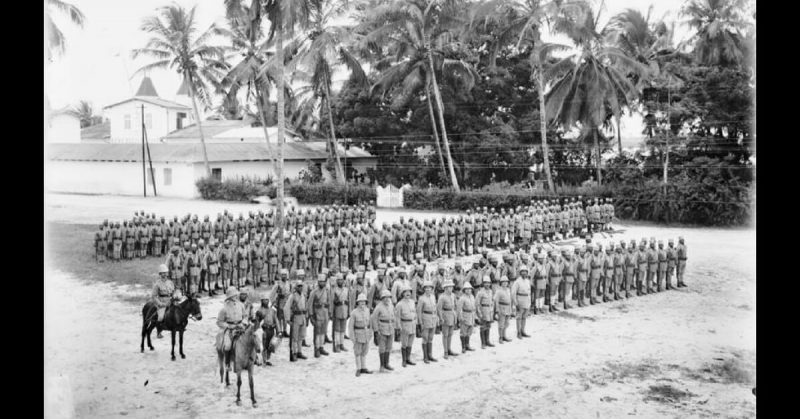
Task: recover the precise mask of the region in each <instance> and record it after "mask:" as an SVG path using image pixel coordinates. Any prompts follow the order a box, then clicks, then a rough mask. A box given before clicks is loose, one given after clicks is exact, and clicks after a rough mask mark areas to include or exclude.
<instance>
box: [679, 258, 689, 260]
mask: <svg viewBox="0 0 800 419" xmlns="http://www.w3.org/2000/svg"><path fill="white" fill-rule="evenodd" d="M686 259H687V258H678V260H686Z"/></svg>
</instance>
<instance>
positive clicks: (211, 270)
mask: <svg viewBox="0 0 800 419" xmlns="http://www.w3.org/2000/svg"><path fill="white" fill-rule="evenodd" d="M208 247H209V250H208V252H206V254H205V259H204V260H203V266H204V267H205V269H206V281H207V282H208V296H209V297H211V296H212V295H215V294H216V293H215V292H214V291H215V290H216V289H218V288H219V252H217V250H216V247H217V246H216V243H215V242H213V241H212V242H210V243H209V244H208Z"/></svg>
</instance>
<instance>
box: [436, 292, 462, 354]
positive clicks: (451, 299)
mask: <svg viewBox="0 0 800 419" xmlns="http://www.w3.org/2000/svg"><path fill="white" fill-rule="evenodd" d="M446 285H449V287H445V292H444V293H442V294H441V295H439V300H438V301H437V303H436V312H437V314H438V316H439V323H440V324H441V325H442V344H443V346H444V358H445V359H447V358H448V355H452V356H458V355H457V354H455V353H454V352H453V351H451V350H450V342H451V338H452V336H453V329H455V327H456V313H455V309H456V304H455V294H453V293H452V291H451V292H449V293H448V292H447V291H446V289H447V288H452V283H449V282H448V283H447V284H446Z"/></svg>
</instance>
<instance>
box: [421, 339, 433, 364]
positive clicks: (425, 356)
mask: <svg viewBox="0 0 800 419" xmlns="http://www.w3.org/2000/svg"><path fill="white" fill-rule="evenodd" d="M422 361H423V362H425V363H426V364H430V362H431V361H430V359H429V358H428V344H427V343H425V342H423V343H422Z"/></svg>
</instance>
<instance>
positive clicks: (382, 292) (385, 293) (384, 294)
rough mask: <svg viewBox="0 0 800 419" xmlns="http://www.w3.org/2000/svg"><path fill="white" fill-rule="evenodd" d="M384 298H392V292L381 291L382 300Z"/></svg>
mask: <svg viewBox="0 0 800 419" xmlns="http://www.w3.org/2000/svg"><path fill="white" fill-rule="evenodd" d="M384 298H392V293H391V292H389V290H383V291H381V300H383V299H384Z"/></svg>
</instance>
